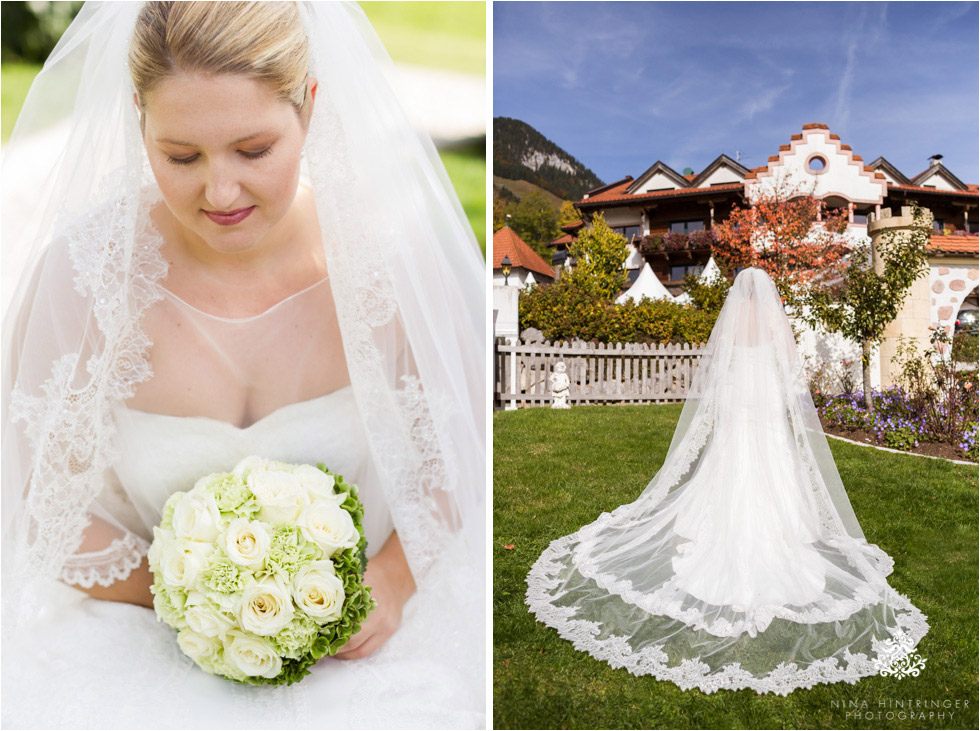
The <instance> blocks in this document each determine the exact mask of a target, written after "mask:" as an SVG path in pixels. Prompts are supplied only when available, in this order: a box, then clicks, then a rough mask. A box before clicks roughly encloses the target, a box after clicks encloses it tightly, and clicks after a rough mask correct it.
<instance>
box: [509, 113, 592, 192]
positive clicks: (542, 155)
mask: <svg viewBox="0 0 980 731" xmlns="http://www.w3.org/2000/svg"><path fill="white" fill-rule="evenodd" d="M493 174H494V175H495V176H499V177H501V178H507V179H508V180H527V181H528V182H531V183H534V184H535V185H537V186H540V187H541V188H544V189H545V190H547V191H549V192H550V193H553V194H554V195H556V196H558V197H559V198H562V199H565V200H572V201H576V200H578V199H579V198H581V197H582V194H583V193H585V192H586V191H588V190H591V189H592V188H597V187H599V186H600V185H602V184H603V183H602V181H601V180H599V178H598V176H597V175H596V174H595V173H594V172H592V171H591V170H589V169H588V168H587V167H585V165H583V164H582V163H580V162H579V161H578V160H576V159H575V158H574V157H572V156H571V155H569V154H568V153H567V152H565V151H564V150H563V149H561V148H560V147H559V146H558V145H556V144H555V143H554V142H552V141H551V140H549V139H548V138H547V137H545V136H544V135H543V134H541V133H540V132H538V131H537V130H536V129H534V127H532V126H531V125H529V124H527V123H525V122H522V121H520V120H519V119H511V118H509V117H494V119H493Z"/></svg>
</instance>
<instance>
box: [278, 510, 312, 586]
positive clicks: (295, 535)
mask: <svg viewBox="0 0 980 731" xmlns="http://www.w3.org/2000/svg"><path fill="white" fill-rule="evenodd" d="M319 553H320V550H319V548H318V547H317V546H316V545H315V544H313V543H310V542H309V541H307V540H306V539H305V538H304V537H303V533H302V531H301V530H300V529H299V527H298V526H296V525H289V524H287V525H280V526H279V527H278V528H276V529H275V531H273V533H272V542H271V543H270V545H269V553H268V554H267V555H266V557H265V565H266V568H267V569H268V570H270V571H274V572H276V573H279V574H283V575H285V576H286V577H288V578H289V579H290V580H291V579H292V578H293V577H294V576H295V575H296V572H297V571H299V570H300V568H302V567H303V566H305V565H306V564H308V563H309V562H310V561H315V560H316V559H317V556H318V555H319Z"/></svg>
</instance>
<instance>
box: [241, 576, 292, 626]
mask: <svg viewBox="0 0 980 731" xmlns="http://www.w3.org/2000/svg"><path fill="white" fill-rule="evenodd" d="M292 618H293V600H292V597H290V595H289V589H288V588H287V587H286V585H285V584H283V583H282V581H280V580H279V579H277V578H274V577H272V576H267V577H265V578H264V579H262V581H259V582H258V583H256V584H252V585H251V586H249V587H247V588H246V589H245V592H244V594H243V595H242V604H241V607H240V608H239V610H238V619H239V622H240V624H241V626H242V629H244V630H246V631H248V632H254V633H255V634H257V635H262V636H264V637H268V636H270V635H274V634H277V633H278V632H279V630H281V629H282V628H283V627H285V626H286V625H287V624H289V620H291V619H292Z"/></svg>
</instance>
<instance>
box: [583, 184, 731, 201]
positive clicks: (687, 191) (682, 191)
mask: <svg viewBox="0 0 980 731" xmlns="http://www.w3.org/2000/svg"><path fill="white" fill-rule="evenodd" d="M631 182H632V181H630V182H627V183H623V184H621V185H617V186H616V187H615V188H610V189H609V190H607V191H604V192H602V193H599V194H598V195H593V196H589V197H588V198H586V199H585V200H581V201H579V203H578V205H580V206H581V205H588V204H590V203H613V202H616V201H633V200H636V201H642V200H648V199H650V198H669V197H670V196H674V195H692V194H695V193H717V192H718V191H732V190H741V189H742V187H743V184H742V183H725V184H724V185H712V186H711V187H710V188H676V189H671V190H655V191H653V192H651V193H634V194H632V195H630V194H627V193H624V191H625V190H626V189H627V188H628V187H629V186H630V183H631Z"/></svg>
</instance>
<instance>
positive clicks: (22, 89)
mask: <svg viewBox="0 0 980 731" xmlns="http://www.w3.org/2000/svg"><path fill="white" fill-rule="evenodd" d="M40 70H41V66H40V65H39V64H31V63H5V64H3V67H2V82H3V83H2V90H0V118H2V119H0V135H2V136H0V139H2V140H3V142H6V141H7V140H9V139H10V133H11V132H13V131H14V123H15V122H16V121H17V115H18V114H20V108H21V107H22V106H24V99H25V98H26V97H27V91H28V90H29V89H30V88H31V82H32V81H34V77H35V76H37V72H38V71H40Z"/></svg>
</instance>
